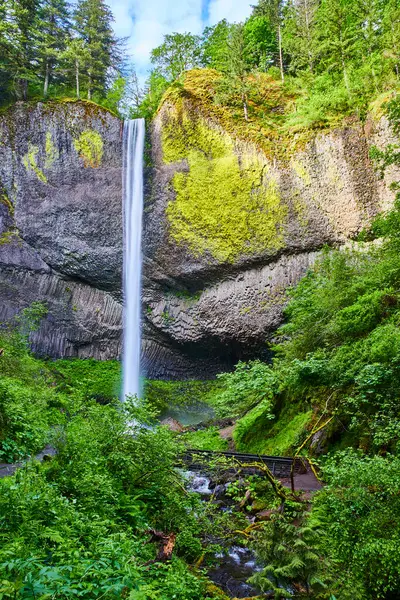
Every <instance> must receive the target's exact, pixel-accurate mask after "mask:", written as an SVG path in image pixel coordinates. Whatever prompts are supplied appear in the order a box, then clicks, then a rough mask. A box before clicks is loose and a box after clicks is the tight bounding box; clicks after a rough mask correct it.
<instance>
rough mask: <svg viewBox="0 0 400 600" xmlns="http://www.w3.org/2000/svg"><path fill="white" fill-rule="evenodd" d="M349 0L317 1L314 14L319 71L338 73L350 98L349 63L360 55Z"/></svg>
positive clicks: (353, 11) (355, 20)
mask: <svg viewBox="0 0 400 600" xmlns="http://www.w3.org/2000/svg"><path fill="white" fill-rule="evenodd" d="M355 8H356V3H355V2H353V0H321V4H320V7H319V9H318V13H317V17H316V50H317V54H318V57H319V66H320V70H321V71H323V70H327V71H338V72H339V73H341V74H342V77H343V81H344V85H345V87H346V91H347V95H348V97H349V98H350V97H351V85H350V66H351V64H352V63H355V62H356V60H357V59H359V58H360V56H361V48H362V41H361V40H362V37H361V35H360V33H361V32H360V29H359V21H358V19H357V15H356V13H355Z"/></svg>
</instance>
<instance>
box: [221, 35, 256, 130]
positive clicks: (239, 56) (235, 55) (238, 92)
mask: <svg viewBox="0 0 400 600" xmlns="http://www.w3.org/2000/svg"><path fill="white" fill-rule="evenodd" d="M225 52H226V59H225V65H226V66H225V69H224V72H223V76H222V78H221V79H220V81H219V82H218V89H217V98H218V99H219V100H220V101H221V102H228V103H229V102H232V101H233V102H237V101H238V100H239V102H240V104H241V106H242V107H243V112H244V118H245V119H246V121H248V119H249V114H248V96H249V92H250V91H251V86H250V82H249V77H248V75H249V72H250V66H249V63H248V62H247V60H246V54H245V52H246V44H245V38H244V27H243V25H242V24H239V25H235V26H234V27H233V28H232V32H231V35H230V36H229V40H228V43H227V46H226V50H225Z"/></svg>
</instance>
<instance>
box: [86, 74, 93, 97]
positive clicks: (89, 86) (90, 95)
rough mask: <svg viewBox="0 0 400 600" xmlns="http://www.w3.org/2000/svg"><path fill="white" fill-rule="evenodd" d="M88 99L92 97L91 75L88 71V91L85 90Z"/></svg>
mask: <svg viewBox="0 0 400 600" xmlns="http://www.w3.org/2000/svg"><path fill="white" fill-rule="evenodd" d="M87 97H88V100H91V99H92V76H91V74H90V72H89V83H88V91H87Z"/></svg>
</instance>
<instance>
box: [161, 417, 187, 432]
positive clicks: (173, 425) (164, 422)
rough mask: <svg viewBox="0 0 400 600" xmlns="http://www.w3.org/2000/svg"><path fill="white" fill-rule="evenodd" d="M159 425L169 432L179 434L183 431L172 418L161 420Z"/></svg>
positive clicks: (181, 426)
mask: <svg viewBox="0 0 400 600" xmlns="http://www.w3.org/2000/svg"><path fill="white" fill-rule="evenodd" d="M160 424H161V425H163V426H164V427H168V429H170V430H171V431H176V432H179V433H181V432H182V431H184V430H185V428H184V427H183V425H181V424H180V423H179V421H177V420H176V419H173V418H172V417H168V418H167V419H163V420H162V421H161V423H160Z"/></svg>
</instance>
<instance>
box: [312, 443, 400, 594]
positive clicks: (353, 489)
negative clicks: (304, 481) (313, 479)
mask: <svg viewBox="0 0 400 600" xmlns="http://www.w3.org/2000/svg"><path fill="white" fill-rule="evenodd" d="M399 468H400V460H399V459H398V458H395V457H393V456H387V457H385V458H384V457H382V456H373V457H367V456H361V455H360V454H358V453H356V452H354V451H352V450H347V451H344V452H340V453H337V454H336V455H335V456H333V457H332V458H331V459H330V460H329V461H328V462H327V463H326V465H325V467H324V474H325V477H326V479H327V481H328V485H327V486H326V487H325V488H324V489H323V490H322V491H321V492H319V493H318V496H317V498H316V500H315V504H314V508H313V514H314V517H315V518H317V519H318V520H319V522H320V524H321V525H322V528H321V529H320V540H319V546H320V548H321V549H322V551H323V552H324V553H325V554H326V555H328V556H329V557H330V563H331V567H330V570H331V576H332V581H333V582H334V584H333V590H332V592H333V593H334V595H335V596H336V597H338V598H343V600H350V599H351V600H369V599H371V600H372V599H375V598H395V597H397V596H398V594H399V593H400V552H399V548H400V533H399V528H398V527H397V525H396V524H397V522H398V520H399V517H400V481H399V477H398V473H399Z"/></svg>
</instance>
